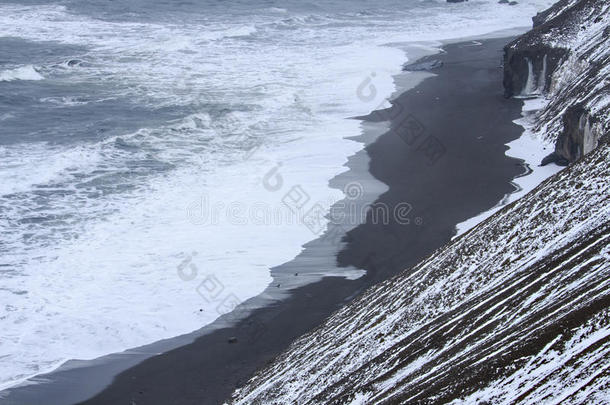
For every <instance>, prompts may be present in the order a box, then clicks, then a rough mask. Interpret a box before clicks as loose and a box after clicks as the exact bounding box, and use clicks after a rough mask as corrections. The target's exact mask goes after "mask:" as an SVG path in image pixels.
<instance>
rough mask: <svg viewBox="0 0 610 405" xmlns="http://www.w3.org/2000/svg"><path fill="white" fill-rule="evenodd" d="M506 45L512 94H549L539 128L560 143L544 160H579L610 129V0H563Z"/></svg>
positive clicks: (506, 70)
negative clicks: (532, 26) (609, 0)
mask: <svg viewBox="0 0 610 405" xmlns="http://www.w3.org/2000/svg"><path fill="white" fill-rule="evenodd" d="M533 21H534V28H533V29H532V30H531V31H530V32H528V33H527V34H525V35H523V36H521V37H519V38H518V39H516V40H515V41H513V42H511V43H510V44H508V45H507V46H506V47H505V49H504V89H505V96H506V97H545V98H547V99H548V104H547V106H546V107H545V108H543V109H542V110H541V111H540V112H539V113H538V115H537V125H536V126H535V128H534V131H535V132H537V133H538V134H539V136H542V137H544V138H546V139H549V140H553V141H555V142H556V148H555V151H554V152H553V153H552V154H551V155H550V156H548V157H547V158H546V159H545V160H544V161H543V163H544V164H546V163H549V162H552V161H555V162H559V163H568V162H574V161H575V160H577V159H579V158H580V157H582V156H583V155H584V154H586V153H588V152H590V151H591V150H593V149H594V148H595V146H596V144H597V142H598V140H599V138H600V137H601V136H603V135H604V134H607V133H608V132H609V130H610V119H609V117H608V116H609V115H610V79H609V77H610V64H609V63H608V62H609V61H610V3H608V2H607V1H605V0H581V1H575V0H562V1H560V2H558V3H556V4H555V5H554V6H553V7H551V8H550V9H548V10H546V11H544V12H542V13H539V14H538V15H536V17H534V18H533Z"/></svg>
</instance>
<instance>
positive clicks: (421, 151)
mask: <svg viewBox="0 0 610 405" xmlns="http://www.w3.org/2000/svg"><path fill="white" fill-rule="evenodd" d="M509 40H510V39H507V38H504V39H489V40H482V41H480V42H465V43H459V44H451V45H447V46H445V47H444V49H445V52H444V53H442V54H440V55H435V56H430V57H427V58H424V59H428V60H440V61H442V62H443V66H442V67H440V68H437V69H434V70H433V71H432V72H433V73H435V74H436V75H437V76H435V77H432V78H428V79H426V80H425V81H424V82H422V83H421V84H419V85H417V86H416V87H415V88H413V89H411V90H409V91H407V92H405V93H404V94H402V95H401V96H400V97H398V98H397V99H396V100H395V102H394V106H393V107H392V108H391V109H388V110H383V111H378V112H375V113H373V114H371V115H370V116H368V117H365V118H364V120H365V121H369V122H376V121H383V120H386V119H388V118H390V119H391V130H390V131H389V132H387V133H385V134H384V135H382V136H381V137H379V138H378V139H377V140H376V141H375V142H373V143H372V144H370V145H368V146H367V148H366V151H363V152H360V154H357V155H355V156H354V157H352V158H351V159H350V162H349V163H348V166H349V167H350V168H351V169H352V170H350V171H348V172H346V173H344V174H342V175H340V176H338V177H337V178H336V179H334V180H333V181H332V183H331V184H332V185H333V186H336V187H338V188H343V186H344V185H345V184H347V183H349V182H351V181H354V179H356V180H357V179H358V171H357V170H356V166H357V164H356V163H355V162H356V161H361V160H362V157H363V154H365V153H368V155H369V156H370V158H371V162H370V172H371V173H372V174H373V176H375V177H376V178H377V179H379V180H381V181H382V182H383V183H385V184H387V185H388V186H389V191H387V192H385V193H384V194H382V195H381V196H380V197H379V198H378V200H377V202H376V204H386V205H387V207H389V208H390V212H392V211H393V210H394V208H395V207H397V206H400V204H403V206H406V205H404V204H405V203H406V204H408V206H409V207H411V208H410V211H409V213H408V218H409V223H404V222H406V221H403V223H399V222H397V221H396V218H394V217H390V219H391V220H390V221H389V222H388V223H380V221H376V220H375V219H374V218H372V217H370V216H369V217H368V218H367V221H366V223H365V224H363V225H361V226H358V227H356V228H355V229H353V230H352V231H350V232H348V235H347V242H348V246H347V247H346V248H345V249H344V250H343V251H342V252H341V253H340V254H339V255H338V258H337V259H338V262H339V264H340V265H341V266H354V267H356V268H361V269H366V270H367V274H366V275H365V276H364V277H361V278H359V279H356V280H346V279H344V278H338V277H329V278H325V279H323V280H322V281H319V282H316V283H313V284H309V285H307V286H305V287H300V288H297V289H296V290H294V291H293V292H292V294H291V295H290V296H289V297H288V298H286V299H285V300H283V301H273V303H272V304H271V305H269V306H267V307H264V308H260V309H256V310H254V311H253V313H252V314H251V315H250V316H249V317H248V318H247V319H245V320H243V321H240V322H238V323H237V324H236V325H235V326H232V327H226V328H222V327H221V328H219V327H218V325H211V326H209V327H207V328H204V330H203V332H204V333H205V332H206V331H209V333H207V334H204V335H203V336H201V337H199V338H198V339H197V340H196V341H195V342H194V343H192V344H188V345H185V346H182V347H179V348H177V349H174V350H171V351H168V352H166V353H163V354H160V355H157V356H154V357H150V358H148V359H147V360H145V361H143V362H141V363H140V364H138V365H136V366H135V367H132V368H130V369H128V370H126V371H124V372H122V373H121V374H119V375H118V376H117V377H116V378H115V380H114V382H113V383H112V384H111V385H110V386H108V387H107V388H106V389H104V390H103V391H102V392H101V393H99V394H98V395H96V396H95V397H94V398H92V399H90V400H88V401H86V402H84V403H86V404H137V405H141V404H146V405H150V404H163V405H168V404H176V405H178V404H218V403H222V402H223V401H225V400H227V399H228V398H229V395H230V394H231V392H232V391H233V390H234V389H235V388H236V387H238V386H239V385H240V384H242V383H244V382H245V381H247V379H248V378H249V377H250V376H251V375H252V374H253V373H254V372H255V370H256V369H257V368H259V367H261V366H263V365H264V364H265V363H266V362H268V361H269V360H271V359H272V358H273V357H274V356H276V355H277V354H279V353H280V352H281V351H282V350H283V349H285V348H286V347H287V346H288V345H289V344H290V342H291V341H292V340H294V339H295V338H297V337H298V336H300V335H302V334H303V333H305V332H307V331H309V330H311V329H313V328H315V327H316V326H317V325H319V324H320V323H321V322H322V320H323V319H325V318H326V317H327V316H328V315H329V314H330V313H332V312H333V311H335V310H336V309H337V308H339V307H340V306H342V305H343V304H344V303H345V302H347V301H349V300H351V299H352V298H353V297H354V296H355V295H356V294H358V293H359V292H361V291H362V290H363V289H366V288H367V287H369V286H371V285H372V284H374V283H377V282H379V281H381V280H384V279H387V278H388V277H390V276H392V275H394V274H396V273H397V272H398V271H400V270H402V269H403V268H405V267H408V266H411V265H413V264H415V263H417V262H418V261H420V260H421V259H422V258H424V257H425V256H427V255H429V254H430V253H432V252H433V251H434V250H436V249H437V248H439V247H440V246H442V245H443V244H445V243H447V242H448V241H449V240H450V238H451V237H452V235H453V234H454V230H455V225H456V224H457V223H459V222H462V221H464V220H466V219H468V218H470V217H472V216H474V215H476V214H478V213H480V212H482V211H485V210H487V209H489V208H491V207H492V206H494V205H495V204H496V203H497V202H498V201H499V200H500V199H501V198H502V197H503V196H504V195H505V194H507V193H510V192H511V191H513V190H514V187H513V186H512V185H511V183H510V182H511V180H512V179H513V178H514V177H516V176H518V175H520V174H522V173H523V172H524V168H523V167H522V165H521V164H520V161H518V160H516V159H512V158H508V157H506V156H505V155H504V153H505V151H506V149H507V147H506V146H505V144H506V143H508V142H510V141H512V140H514V139H516V138H518V137H519V135H520V134H521V132H522V129H521V127H519V126H517V125H516V124H514V123H512V121H513V120H514V119H516V118H518V117H519V116H520V107H521V103H520V102H519V101H516V100H506V99H504V98H503V96H502V94H503V89H502V69H501V67H500V61H501V56H502V47H503V46H504V45H505V44H506V43H507V42H509ZM361 140H362V141H363V142H365V143H366V142H367V139H366V135H364V136H363V139H361ZM381 222H384V221H381ZM329 243H332V240H331V239H330V238H325V237H322V238H320V239H318V240H316V241H313V242H311V243H309V244H308V245H306V246H305V249H304V251H303V252H302V253H301V254H300V255H299V256H298V257H297V258H295V259H294V260H293V261H291V262H289V263H286V264H284V265H282V266H280V267H279V268H277V269H273V274H274V276H275V277H276V280H280V279H281V278H282V277H283V278H284V279H287V278H288V277H298V275H296V274H297V273H304V274H306V273H307V272H308V271H310V270H312V269H314V270H315V268H316V266H318V265H319V264H320V263H322V262H325V261H328V260H329V258H327V257H324V255H325V252H328V251H329V249H328V244H329ZM330 260H334V258H330ZM271 288H275V285H274V286H272V287H270V289H271ZM254 300H259V301H261V300H263V301H264V300H266V298H261V297H259V298H255V299H254ZM232 338H236V340H234V339H232ZM230 341H231V342H233V343H229V342H230ZM77 374H78V371H76V372H74V373H73V375H72V376H71V377H70V378H72V379H75V378H76V380H74V384H78V381H77V377H75V375H77ZM83 375H86V374H83ZM89 375H90V376H91V375H95V374H94V373H92V374H89ZM83 378H84V377H83ZM60 383H61V382H60ZM65 383H66V381H64V382H63V384H65ZM52 391H53V390H50V391H46V392H47V394H41V392H42V391H40V390H39V391H38V394H37V393H36V390H35V389H34V390H30V391H29V393H28V391H27V390H23V391H22V393H21V394H19V392H17V391H16V392H15V396H13V398H14V399H11V400H13V401H17V400H18V399H19V398H22V399H23V398H27V399H28V402H27V403H29V404H36V403H40V404H42V403H47V402H46V401H45V395H49V392H50V393H51V394H52ZM56 392H57V391H56ZM19 395H21V397H20V396H19ZM48 398H49V397H48V396H47V397H46V399H48ZM14 403H18V402H14Z"/></svg>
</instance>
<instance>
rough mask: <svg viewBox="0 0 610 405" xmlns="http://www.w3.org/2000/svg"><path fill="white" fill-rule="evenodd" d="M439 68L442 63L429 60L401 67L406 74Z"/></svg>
mask: <svg viewBox="0 0 610 405" xmlns="http://www.w3.org/2000/svg"><path fill="white" fill-rule="evenodd" d="M440 67H443V62H442V61H440V60H430V61H425V62H419V63H411V64H409V65H404V66H403V67H402V70H404V71H407V72H417V71H421V70H432V69H438V68H440Z"/></svg>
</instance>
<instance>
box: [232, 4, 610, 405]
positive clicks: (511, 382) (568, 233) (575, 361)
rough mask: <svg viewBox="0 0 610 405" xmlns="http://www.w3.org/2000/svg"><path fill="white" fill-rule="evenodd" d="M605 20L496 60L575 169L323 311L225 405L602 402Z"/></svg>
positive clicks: (607, 287) (609, 255)
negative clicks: (534, 104) (541, 102)
mask: <svg viewBox="0 0 610 405" xmlns="http://www.w3.org/2000/svg"><path fill="white" fill-rule="evenodd" d="M608 22H609V19H608V2H607V1H596V0H581V1H574V0H562V1H561V2H560V3H558V4H557V5H556V6H554V8H552V9H551V10H549V11H547V12H545V13H542V14H540V15H538V16H537V17H536V19H535V23H536V25H537V27H536V28H535V29H534V30H533V31H531V32H530V33H528V34H526V35H525V36H523V37H522V38H520V39H518V40H517V41H515V42H513V43H512V44H510V45H509V46H508V47H507V57H508V59H507V61H508V63H507V64H506V65H505V68H506V69H507V70H508V76H506V77H505V85H507V91H508V92H509V93H510V92H511V91H512V92H513V93H512V94H509V95H516V94H520V93H523V92H522V90H523V89H528V92H530V93H542V94H544V95H545V96H546V97H547V98H549V102H548V106H547V107H546V108H544V109H543V110H541V111H540V112H539V115H538V116H537V123H538V125H537V127H536V129H537V131H538V133H540V134H541V135H544V136H548V137H554V138H556V139H557V148H556V152H555V153H556V156H555V158H557V159H559V158H562V159H564V160H565V161H566V162H567V161H569V162H574V163H573V164H571V165H570V166H568V167H567V168H566V169H564V170H563V171H561V172H559V173H557V174H556V175H555V176H553V177H551V178H549V179H548V180H546V181H544V182H543V183H542V184H540V185H539V186H538V187H537V188H535V189H534V190H533V191H532V192H530V193H528V194H527V195H526V196H524V197H523V198H521V199H519V200H517V201H515V202H514V203H512V204H510V205H508V206H507V207H505V208H504V209H502V210H501V211H499V212H498V213H496V214H495V215H493V216H492V217H490V218H488V219H487V220H485V221H484V222H482V223H481V224H479V225H478V226H476V227H475V228H473V229H472V230H470V231H469V232H467V233H465V234H464V235H462V236H460V237H458V238H457V239H455V240H454V241H452V242H451V243H450V244H449V245H447V246H445V247H443V248H441V249H439V250H438V251H436V252H435V253H434V254H432V255H431V256H430V257H428V258H427V259H426V260H424V261H423V262H421V263H420V264H418V265H417V266H415V267H413V268H411V269H407V270H405V271H403V272H402V273H401V274H399V275H397V276H395V277H394V278H392V279H390V280H388V281H386V282H383V283H381V284H379V285H377V286H374V287H372V288H371V289H369V290H368V291H366V292H365V293H364V294H362V295H361V296H360V297H358V298H356V299H355V300H354V301H353V302H352V303H350V304H349V305H347V306H346V307H344V308H342V309H341V310H339V311H337V312H336V313H335V314H333V315H332V316H331V317H330V318H329V319H328V320H327V321H326V322H325V323H324V324H323V325H321V326H320V327H319V328H317V329H316V330H314V331H312V332H311V333H309V334H307V335H305V336H303V337H301V338H300V339H299V340H297V341H296V342H294V343H293V344H292V345H291V346H290V347H289V348H288V350H287V351H286V352H284V353H283V354H282V355H280V356H279V357H278V358H276V359H275V360H274V362H272V363H271V364H270V365H269V366H267V367H266V368H264V369H263V370H260V371H259V372H258V373H257V374H256V375H255V376H254V377H253V378H252V379H251V380H250V381H249V382H247V383H246V385H245V386H244V387H242V388H240V389H239V390H237V391H236V392H235V393H234V396H233V398H232V401H231V402H232V403H235V404H257V403H258V404H269V403H273V404H306V403H310V404H317V403H335V404H373V403H449V402H454V403H527V404H538V403H562V404H571V403H591V404H601V403H610V134H609V124H608V120H609V119H608V93H607V91H608V77H609V75H608V49H609V48H610V47H609V46H608V45H609V44H608V33H609V31H610V30H609V29H608V28H607V27H608ZM604 24H605V27H604ZM532 33H534V34H532ZM557 44H560V45H561V49H560V50H559V51H557V52H556V53H554V52H555V51H554V50H557V49H559V46H558V45H557ZM556 45H557V46H556ZM528 47H529V48H528ZM511 52H512V53H511ZM545 55H547V56H545ZM549 55H550V56H549ZM551 57H552V58H551ZM511 58H514V59H511ZM528 58H531V59H529V60H530V62H531V63H529V62H528ZM551 59H552V63H551ZM523 62H525V65H523ZM528 65H529V66H528ZM511 69H512V71H511ZM524 72H525V74H524ZM507 78H508V79H507ZM507 80H508V82H507ZM511 86H512V87H511ZM511 89H512V90H511ZM515 89H519V92H520V93H515V92H514V90H515ZM528 95H531V94H528ZM566 148H567V149H566ZM586 152H589V153H586Z"/></svg>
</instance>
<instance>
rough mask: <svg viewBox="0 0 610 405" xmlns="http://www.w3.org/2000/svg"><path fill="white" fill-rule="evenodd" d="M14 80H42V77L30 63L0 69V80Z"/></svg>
mask: <svg viewBox="0 0 610 405" xmlns="http://www.w3.org/2000/svg"><path fill="white" fill-rule="evenodd" d="M14 80H44V77H43V76H42V75H41V74H40V73H38V72H37V71H36V69H35V68H34V66H32V65H27V66H21V67H18V68H15V69H8V70H3V71H0V82H12V81H14Z"/></svg>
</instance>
